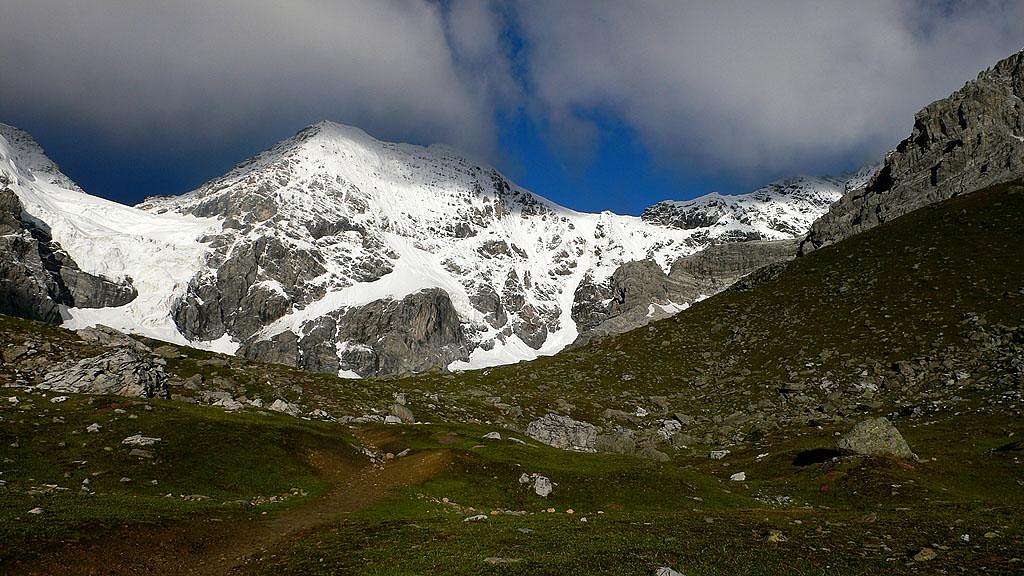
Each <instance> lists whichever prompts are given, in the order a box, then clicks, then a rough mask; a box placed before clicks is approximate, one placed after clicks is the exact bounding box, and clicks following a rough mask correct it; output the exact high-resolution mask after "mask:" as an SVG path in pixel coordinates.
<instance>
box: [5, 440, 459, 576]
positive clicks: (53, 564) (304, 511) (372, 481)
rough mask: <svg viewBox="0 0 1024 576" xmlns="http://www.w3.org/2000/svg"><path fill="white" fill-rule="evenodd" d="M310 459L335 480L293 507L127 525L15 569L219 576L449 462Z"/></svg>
mask: <svg viewBox="0 0 1024 576" xmlns="http://www.w3.org/2000/svg"><path fill="white" fill-rule="evenodd" d="M310 461H311V463H312V464H313V465H314V466H315V467H316V468H317V469H318V470H319V471H320V472H321V473H322V474H323V475H324V476H325V477H326V478H328V479H329V480H331V481H332V482H335V483H336V484H335V485H334V486H333V487H332V488H331V489H330V490H329V491H328V492H327V493H325V494H323V495H321V496H319V497H317V498H315V499H313V500H311V501H310V502H307V503H305V504H301V505H299V506H296V507H294V508H290V509H288V510H283V511H281V512H278V513H275V514H272V515H268V516H258V517H256V518H252V519H238V518H229V519H223V520H220V519H217V518H215V517H212V516H211V517H209V518H201V519H197V520H194V521H188V522H179V523H175V524H173V525H171V526H168V527H161V528H141V529H140V528H128V527H126V528H125V529H123V530H121V531H120V532H118V533H115V534H113V535H112V536H108V537H104V538H100V539H98V540H95V541H91V542H85V543H80V544H73V545H70V546H67V547H65V548H63V549H59V550H54V551H53V552H52V553H51V554H48V555H46V556H44V557H43V558H41V559H38V560H36V561H34V562H32V563H31V564H30V565H23V566H15V567H14V570H13V571H12V574H25V575H40V576H42V575H47V576H51V575H52V576H98V575H103V576H108V575H111V576H113V575H125V576H127V575H132V576H134V575H139V576H141V575H146V576H163V575H166V576H172V575H173V576H179V575H194V576H220V575H227V574H231V573H232V572H234V571H235V569H237V568H239V567H241V566H243V565H244V563H245V562H246V560H247V559H248V558H250V557H252V556H253V555H256V554H259V553H261V552H264V551H267V550H271V549H273V548H275V547H277V546H278V545H280V544H282V543H283V542H284V541H285V540H286V539H287V538H289V537H290V536H293V535H295V534H298V533H300V532H303V531H307V530H311V529H314V528H316V527H318V526H321V525H324V524H326V523H328V522H331V521H333V520H337V519H339V518H341V517H343V516H344V515H345V514H347V513H350V512H354V511H356V510H360V509H362V508H366V507H368V506H370V505H372V504H374V503H375V502H377V501H379V500H380V499H381V498H383V497H385V496H387V495H388V493H389V492H390V491H391V490H392V489H393V488H397V487H401V486H411V485H415V484H420V483H423V482H425V481H427V480H429V479H430V478H432V477H433V476H435V475H437V474H438V473H440V472H441V471H442V470H443V469H444V468H445V467H446V466H447V465H448V463H449V462H450V461H451V453H450V452H449V451H447V450H427V451H421V452H414V453H412V454H410V455H408V456H406V457H404V458H398V459H395V460H392V461H390V462H388V463H387V464H386V465H385V466H383V467H379V466H370V465H365V466H361V467H356V466H354V465H353V464H352V463H348V462H342V461H339V460H338V459H337V458H335V457H332V456H330V455H328V454H326V453H319V452H318V453H314V454H311V455H310Z"/></svg>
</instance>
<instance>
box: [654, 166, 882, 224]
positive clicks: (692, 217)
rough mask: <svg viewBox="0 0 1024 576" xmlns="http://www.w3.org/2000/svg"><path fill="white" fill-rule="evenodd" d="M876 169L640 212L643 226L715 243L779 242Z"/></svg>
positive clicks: (779, 182) (794, 180)
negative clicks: (693, 234) (690, 233)
mask: <svg viewBox="0 0 1024 576" xmlns="http://www.w3.org/2000/svg"><path fill="white" fill-rule="evenodd" d="M877 169H878V167H877V166H866V167H864V168H862V169H860V170H859V171H857V172H850V173H845V174H839V175H836V176H820V177H817V176H797V177H793V178H784V179H781V180H777V181H775V182H772V183H771V184H768V185H767V186H764V187H763V188H759V189H757V190H755V191H753V192H750V193H747V194H738V195H726V194H717V193H712V194H707V195H704V196H700V197H698V198H694V199H692V200H685V201H678V200H666V201H664V202H658V203H657V204H655V205H653V206H651V207H649V208H648V209H646V210H644V213H643V216H642V217H643V219H644V220H646V221H648V222H654V223H657V224H661V225H662V226H670V227H673V228H681V229H683V230H695V231H699V233H701V234H704V235H706V236H707V237H708V238H710V239H714V240H715V241H716V242H745V241H750V240H782V239H788V238H794V237H799V236H802V235H803V234H805V233H806V230H807V228H808V227H809V226H810V225H811V223H812V222H814V221H815V220H816V219H817V218H818V217H819V216H821V215H822V214H824V213H825V211H827V210H828V207H829V205H831V204H832V203H833V202H835V201H836V200H838V199H839V198H840V197H841V196H842V195H843V193H845V192H846V191H848V190H852V189H854V188H858V187H861V186H863V185H864V183H865V182H866V181H867V179H868V178H869V177H870V176H871V175H872V174H874V172H875V171H876V170H877Z"/></svg>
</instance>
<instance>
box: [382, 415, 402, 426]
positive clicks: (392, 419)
mask: <svg viewBox="0 0 1024 576" xmlns="http://www.w3.org/2000/svg"><path fill="white" fill-rule="evenodd" d="M384 423H385V424H401V423H402V419H401V418H399V417H398V416H393V415H391V414H388V415H387V416H385V417H384Z"/></svg>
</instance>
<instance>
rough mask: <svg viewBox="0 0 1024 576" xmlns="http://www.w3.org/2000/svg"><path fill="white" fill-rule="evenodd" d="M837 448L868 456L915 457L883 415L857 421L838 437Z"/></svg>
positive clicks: (900, 435)
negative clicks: (850, 428)
mask: <svg viewBox="0 0 1024 576" xmlns="http://www.w3.org/2000/svg"><path fill="white" fill-rule="evenodd" d="M838 445H839V449H840V450H846V451H848V452H854V453H856V454H864V455H868V456H896V457H898V458H915V456H914V453H913V452H912V451H911V450H910V446H909V445H907V441H906V440H904V439H903V435H902V434H900V432H899V430H897V429H896V427H895V426H893V425H892V423H891V422H889V420H888V419H886V418H884V417H880V418H869V419H868V420H864V421H861V422H858V423H857V425H856V426H854V427H853V429H852V430H850V431H849V432H847V433H846V434H844V435H843V436H842V437H840V438H839V442H838Z"/></svg>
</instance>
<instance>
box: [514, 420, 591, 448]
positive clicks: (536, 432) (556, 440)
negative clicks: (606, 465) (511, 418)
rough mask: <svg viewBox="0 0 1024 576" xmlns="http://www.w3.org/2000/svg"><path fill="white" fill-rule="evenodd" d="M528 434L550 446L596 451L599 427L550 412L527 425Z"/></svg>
mask: <svg viewBox="0 0 1024 576" xmlns="http://www.w3.org/2000/svg"><path fill="white" fill-rule="evenodd" d="M526 435H527V436H529V437H530V438H533V439H534V440H537V441H538V442H543V443H545V444H547V445H548V446H554V447H555V448H561V449H562V450H574V451H577V452H594V451H595V445H596V443H597V428H596V427H595V426H594V425H593V424H589V423H587V422H580V421H578V420H573V419H572V418H569V417H568V416H562V415H560V414H548V415H546V416H544V417H543V418H538V419H537V420H534V421H533V422H530V425H529V426H527V427H526Z"/></svg>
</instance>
